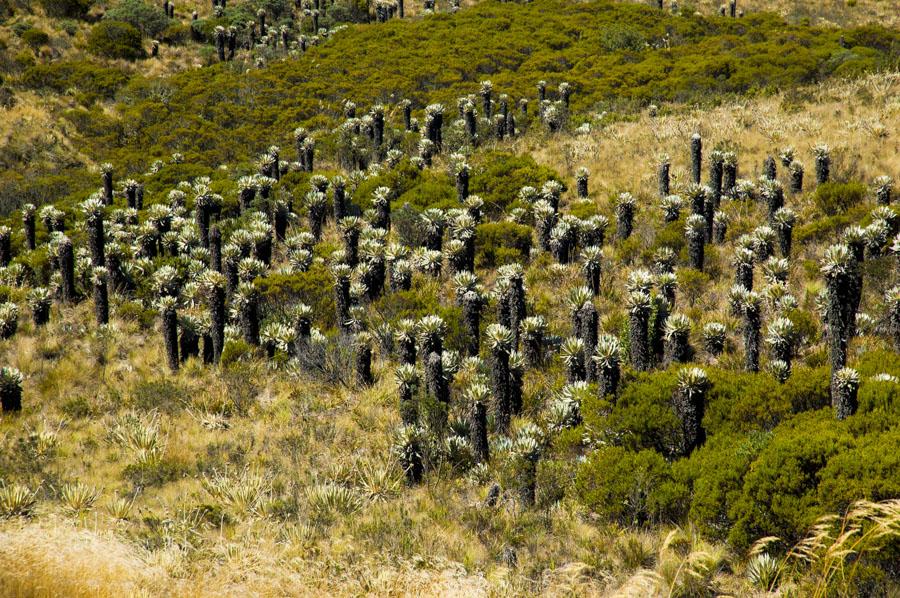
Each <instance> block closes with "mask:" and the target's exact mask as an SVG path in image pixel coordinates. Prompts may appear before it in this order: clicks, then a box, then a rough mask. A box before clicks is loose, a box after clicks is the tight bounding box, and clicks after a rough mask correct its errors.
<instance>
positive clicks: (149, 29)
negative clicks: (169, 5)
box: [103, 0, 169, 38]
mask: <svg viewBox="0 0 900 598" xmlns="http://www.w3.org/2000/svg"><path fill="white" fill-rule="evenodd" d="M103 18H104V19H105V20H110V21H122V22H123V23H128V24H129V25H131V26H133V27H135V28H136V29H138V30H140V32H141V33H143V34H144V35H145V36H147V37H152V38H156V37H158V36H159V34H160V33H162V32H163V31H164V30H165V29H166V27H168V26H169V19H168V18H166V15H165V14H163V10H162V7H161V6H159V5H158V4H148V3H147V2H144V0H120V1H119V2H118V3H117V4H116V5H115V6H113V7H112V8H110V9H109V10H107V11H106V14H105V15H103Z"/></svg>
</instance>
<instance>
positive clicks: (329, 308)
mask: <svg viewBox="0 0 900 598" xmlns="http://www.w3.org/2000/svg"><path fill="white" fill-rule="evenodd" d="M257 285H258V287H259V291H260V296H261V297H262V300H263V302H264V304H265V309H266V310H267V314H268V313H273V312H277V311H278V310H279V309H283V306H288V305H292V304H295V303H298V302H299V303H305V304H306V305H309V306H310V307H311V308H312V310H313V318H312V319H313V321H314V322H316V325H317V326H319V327H320V328H322V330H326V329H328V328H330V327H331V326H334V323H335V312H334V291H333V290H332V287H333V285H334V281H333V279H332V277H331V274H330V273H329V272H328V271H327V270H326V269H325V266H323V265H321V264H313V266H312V267H311V268H310V269H309V271H307V272H298V273H295V274H274V273H273V274H270V275H269V276H266V277H264V278H260V279H259V280H258V281H257Z"/></svg>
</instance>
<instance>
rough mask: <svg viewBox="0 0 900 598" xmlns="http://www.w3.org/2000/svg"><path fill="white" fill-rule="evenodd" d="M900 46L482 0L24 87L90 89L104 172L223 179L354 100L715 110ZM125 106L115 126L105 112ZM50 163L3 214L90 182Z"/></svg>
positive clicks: (61, 71) (41, 79) (882, 64)
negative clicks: (305, 39)
mask: <svg viewBox="0 0 900 598" xmlns="http://www.w3.org/2000/svg"><path fill="white" fill-rule="evenodd" d="M276 4H277V3H276ZM253 6H254V5H253V4H252V3H251V4H250V5H249V8H250V9H249V10H248V9H247V8H245V5H244V4H235V5H233V6H232V5H229V7H228V8H226V10H225V11H224V16H223V17H221V18H219V19H214V18H213V19H200V20H199V21H198V22H196V23H194V25H193V27H194V28H196V29H198V30H202V31H208V30H210V29H211V28H212V27H214V26H215V25H217V24H219V23H221V24H222V25H228V24H229V23H231V22H243V21H244V20H245V19H246V17H247V14H248V13H250V14H252V12H253V11H252V7H253ZM279 6H280V5H279ZM282 10H283V11H284V10H285V9H284V7H282ZM206 21H210V22H209V23H208V24H206ZM98 26H105V25H104V24H103V23H100V24H99V25H98ZM98 26H95V27H98ZM301 29H302V28H301ZM485 31H490V32H491V34H490V35H484V32H485ZM898 48H900V34H898V32H897V31H896V30H890V29H886V28H882V27H879V26H877V25H870V26H864V27H859V28H854V29H848V30H835V29H823V28H815V27H810V26H803V25H788V24H786V23H785V22H784V20H783V19H781V18H780V17H778V16H776V15H772V14H766V13H762V14H757V13H753V12H751V13H750V14H748V15H747V16H746V17H744V18H742V19H721V18H717V17H714V16H710V15H699V14H692V13H691V12H690V11H689V9H685V11H684V12H683V13H682V14H681V15H679V16H673V15H670V14H668V13H661V12H660V11H657V10H655V9H653V8H652V7H649V6H646V5H641V4H629V3H606V2H587V3H574V4H573V3H568V2H562V1H552V0H542V1H540V2H534V3H528V4H523V5H517V6H514V7H510V6H507V5H505V4H502V3H496V2H483V3H479V4H478V5H477V6H475V7H473V8H471V9H467V10H464V11H461V12H459V13H456V14H436V15H433V16H430V17H428V18H425V19H420V20H415V21H412V22H409V21H400V20H393V21H390V22H387V23H384V24H379V26H378V27H370V26H362V25H356V26H351V27H350V28H349V29H347V30H344V31H339V32H337V33H335V34H334V36H333V39H329V40H328V41H327V43H323V44H322V45H319V46H312V47H311V48H310V49H309V50H308V51H307V52H306V53H305V54H303V55H302V56H301V57H299V58H296V59H290V60H285V61H283V60H280V56H279V52H277V51H269V52H266V53H264V55H265V57H267V58H268V59H269V60H268V62H266V65H265V66H264V67H263V68H250V69H248V68H247V67H248V66H249V65H248V64H247V63H246V62H244V61H242V60H238V61H236V62H233V63H227V64H222V65H216V66H213V67H212V68H204V69H190V70H187V71H185V72H181V73H178V74H175V75H173V76H171V77H167V78H158V77H151V78H146V77H143V76H141V74H140V69H137V70H136V71H135V70H130V71H129V70H123V69H122V68H120V67H117V66H116V65H115V64H111V65H103V64H97V63H95V62H94V61H92V60H89V59H86V60H76V61H65V60H63V61H54V62H50V63H42V64H35V65H33V66H29V67H27V68H25V69H24V71H23V72H22V73H21V75H20V77H21V79H20V82H19V84H20V85H21V86H23V87H25V88H28V89H33V90H35V91H38V92H47V91H52V92H56V93H61V92H63V91H68V90H74V91H75V92H76V93H77V95H76V98H80V100H81V104H82V105H79V106H76V107H72V108H71V109H69V110H67V111H66V112H65V113H64V114H63V116H64V118H65V119H66V120H67V121H69V122H70V123H71V124H72V126H73V127H74V129H75V131H74V134H76V135H77V139H78V143H79V147H82V148H83V153H84V154H86V155H88V156H91V158H92V159H93V160H96V163H99V162H101V161H111V162H114V163H115V164H116V165H117V168H119V169H120V172H121V174H122V175H129V176H130V175H131V174H135V173H139V172H142V171H143V169H144V168H145V167H146V164H148V163H150V162H152V161H153V160H156V159H167V158H168V157H169V156H170V155H171V154H172V153H175V152H178V153H180V154H182V155H184V157H185V161H186V162H187V163H190V164H193V165H195V167H196V168H205V169H207V174H209V173H211V172H212V171H213V170H214V169H215V168H216V166H217V165H219V164H225V163H234V162H241V161H244V160H246V159H247V158H248V157H251V156H255V155H256V154H258V153H261V152H262V151H263V150H264V149H265V148H266V147H268V146H269V145H272V144H279V145H283V146H290V144H291V141H290V139H291V138H290V135H291V132H292V131H293V129H294V128H295V127H297V126H301V125H302V126H305V127H307V128H310V129H315V130H317V131H319V130H325V131H327V130H328V129H330V128H331V127H333V126H334V125H335V124H337V122H338V120H339V117H340V116H341V114H342V110H341V102H342V101H343V100H345V99H349V100H352V101H354V102H358V103H359V104H360V105H371V104H373V103H379V102H380V103H384V104H386V105H388V104H392V103H396V102H397V101H399V100H400V99H409V100H411V101H412V102H413V106H414V108H415V109H416V111H417V112H418V111H419V110H421V109H422V108H424V107H425V105H426V104H428V103H433V102H444V103H445V104H446V105H447V106H448V108H449V107H451V105H452V102H453V101H455V98H457V97H458V96H460V95H463V94H465V93H470V92H471V89H472V86H473V85H476V84H477V82H479V81H481V80H483V79H490V80H491V81H492V82H493V83H494V84H495V85H496V86H497V88H498V89H503V90H504V92H505V93H507V94H509V96H510V97H511V98H513V101H517V99H518V98H528V99H531V100H532V114H534V109H535V106H536V104H537V103H536V102H535V101H534V98H535V97H536V91H535V84H536V83H537V81H539V80H546V81H548V83H549V85H550V87H551V89H553V88H555V87H556V85H558V84H559V83H561V82H563V81H565V82H568V83H569V85H570V86H571V88H572V91H573V95H572V108H573V114H576V115H587V113H588V111H602V110H613V111H616V110H623V111H628V110H630V109H634V108H636V107H639V106H646V105H647V104H649V103H651V102H657V103H660V102H666V101H677V102H698V101H700V102H705V103H708V102H715V101H721V99H722V98H723V97H727V96H728V95H734V94H741V95H743V96H745V97H746V96H748V95H749V96H752V95H754V94H758V93H771V92H773V91H776V90H778V89H785V88H789V87H792V86H796V85H803V84H810V83H814V82H817V81H823V80H826V79H828V78H829V77H842V76H853V75H857V74H860V73H862V72H866V71H871V70H874V69H881V68H889V67H892V66H895V65H896V64H897V61H898V56H900V49H898ZM166 51H167V50H166V48H163V52H164V53H165V52H166ZM141 52H143V49H141ZM112 98H115V99H116V100H117V102H116V107H117V112H116V114H115V115H114V116H113V115H110V114H108V113H106V112H104V111H101V110H99V108H98V105H97V104H96V101H97V100H103V99H112ZM576 118H579V117H576ZM47 166H49V168H45V169H44V170H43V171H42V172H39V173H31V174H32V175H48V173H49V172H52V171H57V172H58V173H59V174H60V176H59V177H58V178H53V177H51V176H42V177H41V178H39V179H38V180H34V179H33V177H30V176H26V174H25V173H24V172H21V171H18V172H17V171H16V170H14V169H11V170H10V171H8V172H7V173H6V174H5V177H6V178H8V179H11V180H4V181H0V183H2V184H0V190H2V196H0V207H2V209H3V210H4V211H7V212H8V211H9V210H11V209H14V208H16V207H19V206H21V205H22V204H23V203H26V202H31V203H36V201H37V200H44V198H46V197H47V196H48V195H49V196H54V195H55V196H57V197H59V196H66V195H67V191H72V192H75V193H76V194H83V193H84V192H85V191H87V190H89V188H90V186H92V183H91V182H90V179H89V178H88V177H85V176H83V174H84V172H83V170H80V169H79V168H78V167H77V166H76V167H75V168H71V166H73V165H72V164H70V163H64V162H63V163H57V164H52V163H51V164H49V165H47ZM19 177H21V178H19ZM81 181H83V182H84V185H85V186H83V187H82V186H81V185H80V184H79V182H81ZM73 182H74V184H75V185H77V187H76V188H72V184H73ZM47 189H52V190H54V191H55V193H47Z"/></svg>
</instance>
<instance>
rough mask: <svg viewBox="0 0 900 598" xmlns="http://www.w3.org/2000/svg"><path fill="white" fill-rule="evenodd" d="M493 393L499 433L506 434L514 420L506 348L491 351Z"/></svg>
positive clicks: (495, 348) (496, 348)
mask: <svg viewBox="0 0 900 598" xmlns="http://www.w3.org/2000/svg"><path fill="white" fill-rule="evenodd" d="M491 391H492V392H493V393H494V401H495V402H496V413H495V414H494V418H495V421H496V425H497V431H499V432H500V433H501V434H506V433H507V431H509V424H510V421H511V419H512V405H511V404H510V393H509V352H508V351H507V350H506V348H505V347H494V348H492V349H491Z"/></svg>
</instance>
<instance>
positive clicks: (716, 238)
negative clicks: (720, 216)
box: [712, 218, 728, 245]
mask: <svg viewBox="0 0 900 598" xmlns="http://www.w3.org/2000/svg"><path fill="white" fill-rule="evenodd" d="M727 232H728V224H727V223H726V222H725V221H724V220H715V218H714V219H713V238H712V240H713V243H715V244H716V245H721V244H722V243H724V242H725V235H726V233H727Z"/></svg>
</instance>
